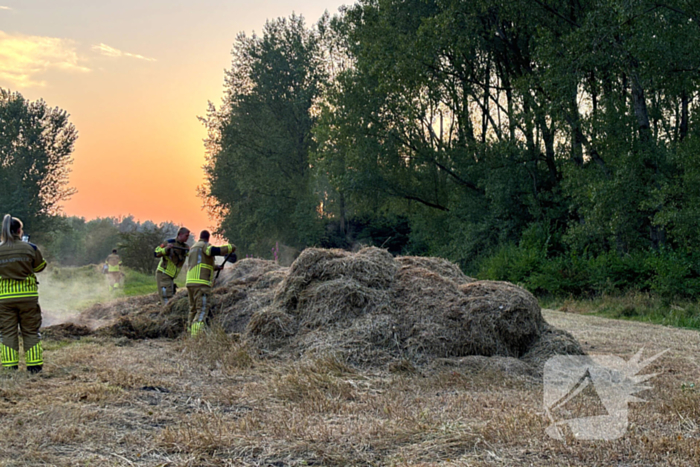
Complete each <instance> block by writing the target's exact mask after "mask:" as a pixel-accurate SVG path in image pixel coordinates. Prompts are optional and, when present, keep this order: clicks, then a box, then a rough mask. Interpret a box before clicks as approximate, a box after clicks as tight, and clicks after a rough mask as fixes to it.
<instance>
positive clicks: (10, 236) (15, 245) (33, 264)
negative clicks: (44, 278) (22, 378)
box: [0, 214, 46, 373]
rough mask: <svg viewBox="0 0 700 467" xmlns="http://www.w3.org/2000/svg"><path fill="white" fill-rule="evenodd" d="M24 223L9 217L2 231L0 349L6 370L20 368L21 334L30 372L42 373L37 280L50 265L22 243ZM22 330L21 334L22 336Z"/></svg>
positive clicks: (3, 223) (29, 246) (30, 247)
mask: <svg viewBox="0 0 700 467" xmlns="http://www.w3.org/2000/svg"><path fill="white" fill-rule="evenodd" d="M23 227H24V226H23V225H22V221H20V220H19V219H17V218H16V217H12V216H11V215H9V214H7V215H5V217H4V218H3V220H2V228H1V229H2V230H0V341H1V342H2V343H1V344H0V348H1V350H2V352H1V354H2V366H3V368H9V369H13V370H16V369H17V368H18V367H19V334H20V333H21V334H22V343H23V345H24V356H25V359H24V360H25V364H26V365H27V371H29V372H30V373H38V372H40V371H41V369H42V367H43V365H44V350H43V348H42V346H41V335H40V334H39V328H40V327H41V308H40V307H39V288H38V284H39V283H38V282H37V280H36V276H35V275H34V274H35V273H37V272H41V271H43V270H44V269H45V268H46V261H44V258H43V257H42V255H41V252H40V251H39V249H38V248H37V247H36V245H34V244H32V243H29V242H28V241H22V228H23ZM18 327H19V332H18Z"/></svg>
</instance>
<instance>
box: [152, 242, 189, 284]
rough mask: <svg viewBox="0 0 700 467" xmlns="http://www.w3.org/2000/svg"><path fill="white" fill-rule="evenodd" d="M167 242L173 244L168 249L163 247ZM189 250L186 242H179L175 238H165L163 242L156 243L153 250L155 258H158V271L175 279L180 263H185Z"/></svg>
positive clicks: (180, 266) (180, 267)
mask: <svg viewBox="0 0 700 467" xmlns="http://www.w3.org/2000/svg"><path fill="white" fill-rule="evenodd" d="M168 243H170V244H171V245H172V246H173V248H171V249H170V250H166V249H165V247H166V246H168ZM189 250H190V247H189V246H187V244H185V243H180V242H178V241H177V239H175V238H171V239H169V240H166V241H165V243H161V244H160V245H158V246H157V247H156V250H155V256H156V258H160V262H159V263H158V271H160V272H162V273H163V274H166V275H168V276H170V277H172V278H173V279H175V278H176V277H177V275H178V274H179V273H180V269H182V265H183V264H185V260H186V259H187V255H188V254H189Z"/></svg>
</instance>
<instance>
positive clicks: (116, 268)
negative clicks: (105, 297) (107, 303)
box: [103, 248, 123, 292]
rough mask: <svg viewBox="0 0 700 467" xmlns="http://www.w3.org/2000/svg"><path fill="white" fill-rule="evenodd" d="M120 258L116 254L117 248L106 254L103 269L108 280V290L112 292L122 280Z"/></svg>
mask: <svg viewBox="0 0 700 467" xmlns="http://www.w3.org/2000/svg"><path fill="white" fill-rule="evenodd" d="M121 265H122V260H121V258H120V257H119V255H118V254H117V249H116V248H115V249H114V250H112V254H111V255H109V256H107V259H106V260H105V265H104V268H103V271H104V272H105V274H106V275H107V280H108V281H109V291H110V292H113V291H115V290H117V289H118V288H119V287H120V283H121V280H122V276H123V274H122V272H121V271H120V269H121Z"/></svg>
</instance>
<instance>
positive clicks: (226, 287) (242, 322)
mask: <svg viewBox="0 0 700 467" xmlns="http://www.w3.org/2000/svg"><path fill="white" fill-rule="evenodd" d="M214 295H215V301H214V303H215V305H214V307H213V308H214V309H213V322H214V323H216V324H218V325H220V326H222V327H223V328H224V329H225V330H226V331H227V332H230V333H240V334H242V337H243V339H245V340H246V341H247V342H248V343H249V345H250V346H251V348H252V349H254V350H256V351H257V352H258V353H259V354H260V355H267V356H276V357H281V358H288V357H292V358H301V357H313V356H319V355H326V354H334V355H340V356H342V357H343V358H344V359H346V361H348V362H349V363H352V364H356V365H361V366H384V367H389V368H391V367H392V366H393V367H407V366H408V367H413V366H425V365H435V364H436V362H450V361H452V364H454V363H455V362H457V363H458V362H460V361H467V360H468V361H470V362H472V363H473V362H474V361H476V360H474V359H473V358H471V360H470V359H469V358H467V357H469V356H487V357H488V356H499V357H502V358H501V359H500V360H498V361H499V362H500V363H499V365H501V366H503V365H505V366H510V367H518V368H520V367H522V366H523V365H526V366H529V367H531V368H535V369H537V368H541V367H542V365H543V364H544V362H545V361H546V359H548V358H549V357H551V356H552V355H556V354H581V353H582V350H581V347H580V346H579V344H578V343H577V342H576V341H575V340H574V339H573V338H572V337H571V336H570V335H569V334H568V333H566V332H564V331H560V330H557V329H554V328H552V327H551V326H549V325H548V324H547V323H546V322H545V321H544V319H543V318H542V314H541V312H540V307H539V305H538V303H537V300H536V299H535V297H533V296H532V294H530V293H529V292H527V291H526V290H524V289H522V288H520V287H517V286H515V285H513V284H510V283H506V282H491V281H475V280H474V279H472V278H470V277H467V276H465V275H464V274H463V273H462V272H461V271H460V269H459V268H458V267H457V266H456V265H454V264H453V263H450V262H449V261H446V260H443V259H439V258H420V257H399V258H394V257H392V256H391V255H390V254H389V253H388V252H386V251H385V250H381V249H378V248H365V249H363V250H361V251H359V252H357V253H350V252H347V251H343V250H324V249H314V248H310V249H307V250H305V251H303V252H302V253H301V255H300V256H299V257H298V258H297V260H296V261H295V262H294V263H293V264H292V266H291V267H290V268H281V267H279V266H278V265H277V264H276V263H274V262H272V261H265V260H260V259H243V260H241V261H239V262H238V263H236V264H235V265H234V266H233V267H232V268H227V269H226V270H224V272H223V274H222V276H221V277H220V278H219V280H218V283H217V287H216V288H215V289H214ZM110 307H111V308H110ZM187 308H188V302H187V296H186V293H185V292H184V291H180V292H178V294H177V295H176V296H175V297H174V298H173V299H172V300H171V301H170V303H169V304H168V305H167V306H165V307H162V306H160V305H159V304H158V303H157V298H156V297H155V294H154V295H152V296H149V297H145V298H144V297H141V298H138V299H130V300H123V301H121V302H118V305H116V306H115V305H110V306H103V307H101V306H99V305H98V306H95V307H93V308H91V309H90V310H87V311H86V312H85V313H84V314H83V316H82V317H81V320H82V321H81V322H79V324H86V323H89V324H90V325H91V326H93V327H95V322H96V320H97V321H99V320H100V319H107V320H111V321H110V322H109V324H108V325H107V326H103V327H102V328H101V329H100V332H102V333H107V334H109V335H114V336H126V337H129V338H144V337H176V336H178V335H181V334H182V332H183V330H184V327H185V319H186V316H187ZM465 358H467V360H465ZM504 358H505V359H519V360H517V361H513V362H511V363H507V362H508V360H503V359H504ZM479 361H481V360H479ZM503 362H506V363H503ZM447 364H449V363H447ZM479 364H481V363H479Z"/></svg>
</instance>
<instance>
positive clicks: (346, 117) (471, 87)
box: [0, 0, 700, 297]
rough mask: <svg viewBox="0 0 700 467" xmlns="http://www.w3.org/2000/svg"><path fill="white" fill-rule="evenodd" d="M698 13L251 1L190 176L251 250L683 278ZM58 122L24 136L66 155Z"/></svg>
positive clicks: (546, 278)
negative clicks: (260, 4) (365, 250)
mask: <svg viewBox="0 0 700 467" xmlns="http://www.w3.org/2000/svg"><path fill="white" fill-rule="evenodd" d="M699 28H700V6H698V5H697V4H696V2H689V1H687V0H669V1H664V2H658V1H650V0H636V1H634V2H618V1H610V0H513V1H507V2H506V1H501V0H475V1H469V2H465V1H460V0H401V1H399V0H359V1H358V2H356V3H355V4H354V5H352V6H348V7H344V8H342V9H341V10H340V12H339V13H338V14H337V15H335V16H333V17H331V16H330V15H328V14H326V15H324V16H323V17H322V18H321V19H320V20H319V21H317V22H316V23H315V24H311V25H307V24H306V22H305V21H304V19H303V18H301V17H298V16H294V15H292V16H291V17H289V18H279V19H275V20H270V21H268V22H267V23H266V25H265V27H264V28H263V30H262V32H261V34H260V35H255V34H253V35H251V36H248V35H245V34H240V35H239V36H238V38H237V39H236V41H235V42H234V44H233V51H232V63H231V66H230V68H229V69H228V71H227V72H226V76H225V83H224V91H225V92H224V95H225V97H224V99H223V101H222V103H221V104H220V105H218V106H215V105H213V104H210V106H209V111H208V112H207V114H206V116H205V117H203V118H202V119H201V120H202V122H203V123H204V125H205V126H206V128H207V130H208V135H209V136H208V138H207V140H206V141H205V150H206V166H205V183H204V184H203V185H202V187H201V188H200V193H199V194H200V196H201V197H202V199H203V201H204V203H205V205H206V206H207V208H208V209H209V212H210V214H211V216H212V217H213V218H214V219H215V220H216V221H217V223H218V226H219V227H218V232H217V233H218V234H220V235H222V236H224V237H226V238H228V239H229V240H231V241H232V242H234V243H236V244H237V245H238V246H239V250H241V251H242V252H246V253H251V254H257V255H260V256H265V255H267V254H269V251H270V248H271V247H272V246H273V245H274V244H275V242H280V243H283V244H285V245H289V246H292V247H295V248H297V249H302V248H304V247H307V246H324V247H339V248H353V247H355V246H357V245H361V244H373V245H377V246H381V247H384V248H388V249H389V250H390V251H391V252H393V253H397V254H398V253H401V254H417V255H434V256H442V257H445V258H449V259H451V260H453V261H456V262H458V263H459V264H460V266H461V267H462V268H463V269H464V270H465V272H468V273H470V274H474V275H478V276H480V277H484V278H491V279H507V280H512V281H516V282H519V283H522V284H524V285H526V286H528V287H529V288H530V289H531V290H533V291H539V292H541V293H553V294H559V295H561V294H574V295H581V294H598V293H601V292H605V291H610V290H621V289H623V290H624V289H630V288H633V289H644V290H652V291H655V292H658V293H660V294H662V295H670V296H676V295H686V296H693V297H695V296H698V295H700V269H699V268H700V267H699V266H698V265H699V264H700V263H699V262H698V260H700V248H698V244H699V243H698V241H699V240H700V233H699V231H698V229H696V228H695V224H696V221H697V218H698V213H700V188H699V187H700V183H699V182H700V158H698V156H697V154H698V151H699V150H700V140H699V138H698V136H699V135H698V129H699V127H698V115H699V114H698V86H699V83H698V81H699V77H700V75H699V74H698V72H699V71H700V56H698V55H697V54H696V53H694V52H695V51H696V50H698V45H700V44H699V42H700V34H699V33H700V29H699ZM3 96H4V97H3V102H7V101H8V98H7V95H6V94H3ZM10 100H11V99H10ZM36 105H38V107H42V105H39V104H36ZM5 107H7V106H5ZM44 107H45V106H44ZM18 108H19V107H17V108H15V110H14V111H15V112H19V110H17V109H18ZM39 110H41V109H39ZM2 111H3V112H7V111H9V110H6V109H3V110H2ZM43 112H44V114H45V115H48V114H50V113H51V112H48V111H47V110H44V111H43ZM18 115H19V114H18ZM61 115H62V114H61V112H60V111H58V110H56V111H55V113H54V117H52V118H53V119H52V118H49V117H48V116H47V117H42V118H45V119H46V122H47V125H49V123H50V122H52V121H59V122H60V121H61ZM20 120H21V119H20ZM3 121H4V120H3ZM3 125H5V123H3ZM47 128H49V127H48V126H47ZM63 128H64V130H65V131H64V132H63V133H61V132H56V131H51V130H50V129H49V130H47V131H45V132H43V133H41V134H44V135H45V136H42V138H46V137H49V138H53V137H54V136H53V135H55V138H56V140H55V143H51V144H52V147H53V148H56V149H58V150H60V151H59V152H60V153H61V154H65V153H66V152H68V154H69V153H70V151H68V149H70V147H71V146H72V141H73V140H74V137H75V132H74V129H72V130H71V127H70V125H68V126H66V125H64V126H63ZM20 133H21V132H17V131H15V133H14V134H17V135H19V134H20ZM8 134H12V133H11V132H10V133H8ZM4 135H5V133H3V138H5V136H4ZM28 137H34V138H36V137H37V136H36V135H35V136H31V134H28ZM22 138H24V136H22ZM22 138H19V139H17V138H16V141H17V142H16V143H13V144H15V146H12V147H13V148H14V149H12V150H13V151H15V152H14V153H15V154H19V153H20V152H18V151H17V150H16V148H20V147H22V148H24V149H22V151H25V152H24V153H22V154H25V153H26V154H29V153H30V152H31V150H32V149H31V148H32V147H33V146H32V145H31V144H29V143H27V141H28V139H27V138H25V139H22ZM6 139H7V138H5V139H3V142H2V143H3V144H6V143H5V140H6ZM23 145H24V146H23ZM3 151H5V150H3ZM61 151H62V152H61ZM7 154H8V153H7V152H3V153H2V157H3V158H4V159H3V165H2V170H3V171H6V170H10V169H9V168H8V167H12V163H8V162H7V160H8V159H7ZM62 157H63V159H60V157H59V159H60V160H64V161H65V160H67V159H66V156H62ZM50 160H53V161H55V160H56V159H55V158H54V159H50V158H49V162H47V163H48V164H50V163H51V162H50ZM42 167H44V166H41V167H32V170H43V169H42ZM25 169H26V167H19V166H18V168H17V169H16V170H18V171H20V172H21V171H23V170H25ZM20 172H18V173H20ZM3 173H4V172H3ZM8 173H9V172H8ZM59 179H60V174H59ZM23 183H25V182H24V179H23V181H22V183H15V184H14V185H12V186H8V188H6V189H5V192H3V193H2V195H1V196H3V198H2V199H0V201H2V200H4V199H9V198H7V197H12V196H14V195H15V194H17V193H24V191H23V190H25V191H26V190H29V189H30V188H31V189H34V190H36V186H35V185H36V184H33V183H32V181H31V180H27V181H26V183H25V184H24V185H23ZM25 185H26V186H25ZM27 187H29V188H27ZM50 187H51V188H50V189H51V190H53V191H50V192H49V191H46V190H48V188H43V189H44V190H45V191H44V193H46V194H47V195H42V196H43V198H46V197H47V196H48V199H60V198H61V197H65V196H68V195H69V194H70V189H69V187H67V186H66V185H65V184H64V185H61V184H56V183H54V184H52V185H50ZM42 196H40V198H42ZM43 198H42V199H43ZM3 203H4V201H3ZM3 205H4V204H3ZM54 206H55V205H51V204H50V203H49V204H46V205H37V206H34V207H33V208H32V212H40V213H45V218H46V219H51V218H52V209H53V207H54ZM20 215H21V214H20ZM42 215H44V214H42Z"/></svg>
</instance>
